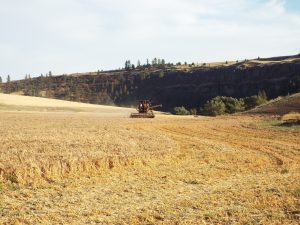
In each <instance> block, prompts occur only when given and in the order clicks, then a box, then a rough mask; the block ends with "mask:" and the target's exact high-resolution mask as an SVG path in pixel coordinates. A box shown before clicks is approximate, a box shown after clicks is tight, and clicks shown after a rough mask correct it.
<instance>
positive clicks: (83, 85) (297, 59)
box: [0, 55, 300, 111]
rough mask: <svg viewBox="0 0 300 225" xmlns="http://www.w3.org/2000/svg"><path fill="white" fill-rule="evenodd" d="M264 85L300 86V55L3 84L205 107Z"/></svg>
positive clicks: (96, 98) (46, 93) (9, 89)
mask: <svg viewBox="0 0 300 225" xmlns="http://www.w3.org/2000/svg"><path fill="white" fill-rule="evenodd" d="M260 90H264V91H265V92H266V94H267V96H268V97H269V98H276V97H278V96H284V95H287V94H289V93H290V94H291V93H295V92H297V91H299V90H300V56H299V55H296V56H283V57H273V58H265V59H254V60H244V61H235V62H232V61H228V62H219V63H203V64H186V65H173V64H164V65H162V64H155V65H143V66H140V67H137V68H135V69H127V70H125V69H122V70H114V71H104V72H101V71H98V72H90V73H80V74H79V73H78V74H70V75H61V76H47V77H45V76H44V77H38V78H27V79H25V80H20V81H14V82H10V83H5V84H2V85H0V91H2V92H4V93H15V92H18V93H23V94H25V95H31V96H41V97H48V98H56V99H64V100H70V101H80V102H86V103H93V104H104V105H118V106H133V105H135V104H136V101H137V100H139V99H152V100H153V102H154V104H156V103H159V104H163V110H164V111H172V110H173V108H174V107H175V106H185V107H186V108H189V109H190V108H199V107H201V106H203V104H204V103H205V102H206V101H207V100H210V99H211V98H213V97H215V96H232V97H236V98H240V97H246V96H251V95H254V94H257V93H258V92H259V91H260Z"/></svg>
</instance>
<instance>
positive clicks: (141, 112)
mask: <svg viewBox="0 0 300 225" xmlns="http://www.w3.org/2000/svg"><path fill="white" fill-rule="evenodd" d="M158 107H162V105H155V106H151V101H150V100H142V101H139V104H138V107H137V109H136V110H137V111H138V113H131V115H130V118H154V117H155V115H154V113H153V111H152V110H153V109H154V108H158Z"/></svg>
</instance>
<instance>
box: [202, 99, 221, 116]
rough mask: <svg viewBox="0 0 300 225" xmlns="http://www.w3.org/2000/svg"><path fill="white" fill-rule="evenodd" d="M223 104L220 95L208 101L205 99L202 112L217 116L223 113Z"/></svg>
mask: <svg viewBox="0 0 300 225" xmlns="http://www.w3.org/2000/svg"><path fill="white" fill-rule="evenodd" d="M225 110H226V107H225V104H224V102H223V101H222V99H221V97H220V96H217V97H215V98H213V99H212V100H210V101H207V102H206V103H205V105H204V108H203V114H204V115H208V116H218V115H222V114H225Z"/></svg>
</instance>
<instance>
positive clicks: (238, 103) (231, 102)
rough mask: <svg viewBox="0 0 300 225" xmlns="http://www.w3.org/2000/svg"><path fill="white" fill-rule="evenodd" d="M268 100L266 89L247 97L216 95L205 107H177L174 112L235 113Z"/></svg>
mask: <svg viewBox="0 0 300 225" xmlns="http://www.w3.org/2000/svg"><path fill="white" fill-rule="evenodd" d="M267 101H268V98H267V95H266V92H265V91H259V92H258V94H257V95H252V96H249V97H245V98H240V99H237V98H233V97H227V96H216V97H214V98H213V99H211V100H209V101H207V102H206V103H205V104H204V106H203V107H200V108H199V109H198V110H197V109H195V108H193V109H190V110H187V109H186V108H185V107H183V106H181V107H175V108H174V113H175V114H176V115H196V114H200V115H205V116H219V115H224V114H233V113H237V112H243V111H245V110H249V109H252V108H255V107H256V106H259V105H262V104H264V103H266V102H267Z"/></svg>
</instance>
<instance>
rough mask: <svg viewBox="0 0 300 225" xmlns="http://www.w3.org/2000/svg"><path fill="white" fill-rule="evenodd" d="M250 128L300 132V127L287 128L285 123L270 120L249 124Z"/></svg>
mask: <svg viewBox="0 0 300 225" xmlns="http://www.w3.org/2000/svg"><path fill="white" fill-rule="evenodd" d="M248 126H249V127H250V128H255V129H273V130H280V131H293V132H300V125H292V126H290V125H289V126H286V124H285V122H283V121H281V120H276V119H268V120H264V121H261V122H258V123H251V124H248Z"/></svg>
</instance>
